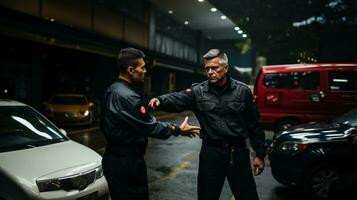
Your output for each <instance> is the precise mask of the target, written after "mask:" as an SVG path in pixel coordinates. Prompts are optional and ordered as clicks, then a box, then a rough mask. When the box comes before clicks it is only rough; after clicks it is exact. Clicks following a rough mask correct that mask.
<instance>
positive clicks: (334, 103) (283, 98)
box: [254, 64, 357, 133]
mask: <svg viewBox="0 0 357 200" xmlns="http://www.w3.org/2000/svg"><path fill="white" fill-rule="evenodd" d="M356 77H357V64H293V65H276V66H263V67H262V68H261V70H260V72H259V74H258V76H257V79H256V82H255V86H254V96H255V99H256V104H257V107H258V109H259V111H260V113H261V118H262V122H263V124H264V126H265V128H266V129H270V130H274V131H275V132H276V133H277V132H279V131H281V130H283V129H285V128H287V127H289V126H291V125H296V124H301V123H305V122H309V121H319V120H331V119H333V118H334V117H336V116H338V115H340V114H342V113H344V112H346V111H348V110H350V109H352V108H354V107H357V78H356Z"/></svg>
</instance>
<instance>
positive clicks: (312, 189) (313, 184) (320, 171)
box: [305, 165, 340, 199]
mask: <svg viewBox="0 0 357 200" xmlns="http://www.w3.org/2000/svg"><path fill="white" fill-rule="evenodd" d="M339 176H340V175H339V173H338V171H337V170H336V169H334V168H333V167H331V166H328V165H326V166H320V167H318V168H315V170H313V171H312V172H311V173H310V174H309V176H308V177H307V182H306V183H307V184H306V185H305V191H306V192H307V193H309V194H310V195H312V196H314V197H315V198H319V199H326V198H327V195H328V192H329V188H330V186H331V183H332V182H333V181H334V180H336V179H337V178H338V177H339Z"/></svg>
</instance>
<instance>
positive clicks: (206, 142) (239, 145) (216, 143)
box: [202, 139, 247, 148]
mask: <svg viewBox="0 0 357 200" xmlns="http://www.w3.org/2000/svg"><path fill="white" fill-rule="evenodd" d="M202 143H203V145H208V146H214V147H221V148H230V147H235V148H242V147H246V146H247V145H246V143H245V140H244V139H242V140H235V141H225V140H207V139H204V140H203V141H202Z"/></svg>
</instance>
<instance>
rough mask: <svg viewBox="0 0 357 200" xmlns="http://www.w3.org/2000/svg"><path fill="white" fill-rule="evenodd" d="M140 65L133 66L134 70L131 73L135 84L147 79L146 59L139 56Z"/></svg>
mask: <svg viewBox="0 0 357 200" xmlns="http://www.w3.org/2000/svg"><path fill="white" fill-rule="evenodd" d="M138 61H139V62H138V65H137V66H133V71H132V73H131V80H132V81H133V83H135V84H143V83H144V80H145V74H146V68H145V61H144V59H143V58H139V60H138Z"/></svg>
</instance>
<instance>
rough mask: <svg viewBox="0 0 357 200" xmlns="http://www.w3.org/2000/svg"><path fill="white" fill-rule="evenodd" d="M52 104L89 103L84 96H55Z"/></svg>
mask: <svg viewBox="0 0 357 200" xmlns="http://www.w3.org/2000/svg"><path fill="white" fill-rule="evenodd" d="M50 103H51V104H64V105H85V104H88V102H87V100H86V98H85V97H83V96H55V97H53V98H52V99H51V101H50Z"/></svg>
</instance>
